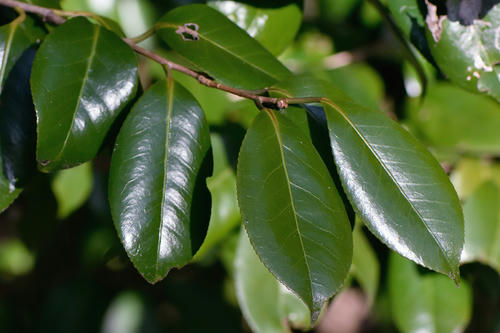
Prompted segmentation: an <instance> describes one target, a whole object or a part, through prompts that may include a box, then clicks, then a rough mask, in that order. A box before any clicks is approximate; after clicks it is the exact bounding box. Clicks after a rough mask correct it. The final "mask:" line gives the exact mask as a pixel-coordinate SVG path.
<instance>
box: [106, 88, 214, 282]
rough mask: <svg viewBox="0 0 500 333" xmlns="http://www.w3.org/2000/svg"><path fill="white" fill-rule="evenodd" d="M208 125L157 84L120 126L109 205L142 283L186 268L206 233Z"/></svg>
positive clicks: (185, 98) (190, 103) (191, 102)
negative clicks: (182, 267)
mask: <svg viewBox="0 0 500 333" xmlns="http://www.w3.org/2000/svg"><path fill="white" fill-rule="evenodd" d="M211 169H212V155H211V149H210V136H209V132H208V124H207V122H206V119H205V116H204V114H203V111H202V110H201V108H200V107H199V105H198V103H197V102H196V101H195V99H194V98H193V97H192V95H190V94H189V93H188V92H187V90H186V89H185V88H183V87H182V86H181V85H179V84H177V83H175V82H174V81H171V82H169V83H168V84H167V82H166V81H160V82H158V83H156V84H155V85H154V86H152V87H151V88H150V89H149V90H148V91H147V92H146V93H145V94H144V95H143V96H142V97H141V98H140V99H139V101H138V102H137V104H136V105H135V106H134V107H133V109H132V111H131V113H130V114H129V116H128V117H127V119H126V120H125V123H124V124H123V126H122V128H121V130H120V133H119V135H118V138H117V140H116V146H115V150H114V152H113V158H112V161H111V171H110V183H109V199H110V204H111V213H112V215H113V219H114V222H115V226H116V229H117V231H118V235H119V237H120V239H121V241H122V243H123V246H124V247H125V250H126V252H127V254H128V255H129V257H130V259H131V260H132V262H133V264H134V265H135V267H136V268H137V269H138V271H139V272H140V273H141V274H142V275H143V276H144V278H145V279H146V280H148V281H149V282H151V283H155V282H157V281H159V280H161V279H163V278H164V277H165V276H166V275H167V273H168V271H169V270H170V269H171V268H173V267H181V266H183V265H185V264H186V263H188V262H189V261H190V260H191V258H192V257H193V255H194V254H195V252H196V251H197V250H198V248H199V247H200V245H201V243H202V241H203V238H204V237H205V233H206V229H207V227H208V219H209V216H210V214H209V212H210V204H211V203H210V201H211V200H210V193H209V192H208V189H207V188H206V184H205V181H206V177H208V176H210V174H211V172H212V170H211Z"/></svg>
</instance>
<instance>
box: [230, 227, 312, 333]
mask: <svg viewBox="0 0 500 333" xmlns="http://www.w3.org/2000/svg"><path fill="white" fill-rule="evenodd" d="M235 284H236V292H237V295H238V303H239V305H240V308H241V310H242V312H243V316H244V317H245V319H246V320H247V322H248V324H249V326H250V327H251V328H252V330H253V331H254V332H256V333H284V332H287V329H288V325H290V326H292V327H295V328H303V329H306V328H308V327H309V326H310V314H309V310H308V309H307V307H306V305H305V304H304V303H303V302H302V301H301V300H300V299H299V298H298V297H297V296H295V295H294V294H292V293H291V292H290V291H288V290H287V289H286V288H285V287H284V286H283V285H282V284H280V282H279V281H278V280H276V278H275V277H274V276H273V275H272V274H271V273H270V272H269V271H268V270H267V268H266V267H265V266H264V265H263V264H262V262H261V261H260V259H259V257H258V256H257V255H256V254H255V251H254V249H253V248H252V245H251V244H250V241H249V240H248V236H247V234H246V232H245V230H243V229H242V231H241V233H240V238H239V244H238V249H237V252H236V259H235ZM288 323H289V324H288Z"/></svg>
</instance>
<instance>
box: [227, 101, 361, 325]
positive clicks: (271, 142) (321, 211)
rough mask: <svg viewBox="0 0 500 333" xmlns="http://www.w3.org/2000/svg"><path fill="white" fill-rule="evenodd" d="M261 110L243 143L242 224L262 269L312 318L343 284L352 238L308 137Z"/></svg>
mask: <svg viewBox="0 0 500 333" xmlns="http://www.w3.org/2000/svg"><path fill="white" fill-rule="evenodd" d="M288 112H290V113H292V112H305V110H303V109H300V108H289V109H288V111H284V112H275V111H272V110H268V109H265V111H263V112H261V113H260V114H259V115H258V116H257V117H256V119H255V121H254V123H253V124H252V125H251V126H250V128H249V129H248V131H247V135H246V136H245V139H244V141H243V144H242V146H241V150H240V155H239V160H238V171H237V188H238V202H239V205H240V212H241V215H242V219H243V223H244V225H245V227H246V230H247V232H248V235H249V238H250V241H251V242H252V245H253V246H254V248H255V251H256V252H257V254H258V255H259V257H260V258H261V260H262V262H263V263H264V265H266V267H267V268H268V269H269V270H270V271H271V273H273V274H274V275H275V276H276V277H277V278H278V280H280V281H281V282H282V283H283V284H284V285H285V286H286V287H287V288H289V289H291V290H292V291H293V292H294V293H296V294H297V295H298V296H299V297H300V298H301V299H302V300H303V301H304V302H305V303H306V304H307V305H308V307H309V308H310V310H311V318H312V320H311V321H312V322H315V321H316V319H317V317H318V314H319V312H320V310H321V307H322V306H323V304H324V303H325V302H326V301H327V300H328V299H329V298H330V297H331V296H332V295H333V294H334V293H335V292H336V291H337V290H338V289H339V288H340V286H341V285H342V284H343V282H344V280H345V278H346V276H347V274H348V271H349V267H350V265H351V259H352V236H351V232H350V225H349V221H348V218H347V214H346V212H345V209H344V205H343V203H342V200H341V198H340V196H339V194H338V193H337V190H336V188H335V185H334V183H333V180H332V178H331V177H330V174H329V172H328V169H327V168H326V166H325V164H324V163H323V161H322V160H321V157H320V156H319V154H318V153H317V152H316V150H315V148H314V146H313V144H312V142H311V139H310V137H309V136H308V135H307V134H306V133H305V132H304V131H303V130H302V129H301V128H300V127H298V126H296V125H295V124H294V122H293V121H292V120H291V119H290V118H289V116H287V113H288Z"/></svg>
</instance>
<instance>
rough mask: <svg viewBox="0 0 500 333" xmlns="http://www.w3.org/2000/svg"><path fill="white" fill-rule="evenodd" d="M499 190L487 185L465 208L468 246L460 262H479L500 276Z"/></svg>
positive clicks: (492, 184) (485, 184) (473, 195)
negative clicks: (488, 266) (491, 268)
mask: <svg viewBox="0 0 500 333" xmlns="http://www.w3.org/2000/svg"><path fill="white" fill-rule="evenodd" d="M499 207H500V189H499V187H498V185H497V184H495V183H493V182H492V181H487V182H485V183H483V185H481V187H479V189H477V190H476V191H475V192H474V193H473V194H472V195H471V196H470V197H469V198H468V199H467V201H466V202H465V204H464V217H465V244H464V250H463V252H462V258H461V261H462V262H463V263H466V262H472V261H479V262H482V263H485V264H488V265H490V266H491V267H493V268H494V269H496V270H497V271H498V272H500V208H499Z"/></svg>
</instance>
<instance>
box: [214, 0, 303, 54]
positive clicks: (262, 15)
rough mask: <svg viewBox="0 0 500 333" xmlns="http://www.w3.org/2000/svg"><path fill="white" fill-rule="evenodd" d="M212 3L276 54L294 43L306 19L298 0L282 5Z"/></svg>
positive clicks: (234, 2) (231, 2)
mask: <svg viewBox="0 0 500 333" xmlns="http://www.w3.org/2000/svg"><path fill="white" fill-rule="evenodd" d="M208 5H209V6H211V7H213V8H215V9H217V10H218V11H220V12H221V13H223V14H224V15H226V16H227V17H228V18H229V19H230V20H231V21H233V22H234V23H236V24H237V25H238V26H239V27H240V28H242V29H243V30H245V31H246V32H247V33H248V34H249V35H250V36H252V37H253V38H255V39H256V40H257V41H258V42H259V43H260V44H262V46H264V47H265V48H266V49H268V50H269V51H270V52H271V53H272V54H274V55H279V54H281V53H282V52H283V51H284V50H285V49H286V48H287V47H288V46H289V45H290V43H291V42H292V41H293V39H294V37H295V35H296V34H297V31H298V30H299V27H300V23H301V20H302V13H301V11H300V8H299V6H298V5H297V4H295V3H290V4H287V5H284V6H282V7H278V8H274V7H273V8H263V7H257V6H252V5H249V4H247V3H242V2H237V1H209V2H208Z"/></svg>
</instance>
